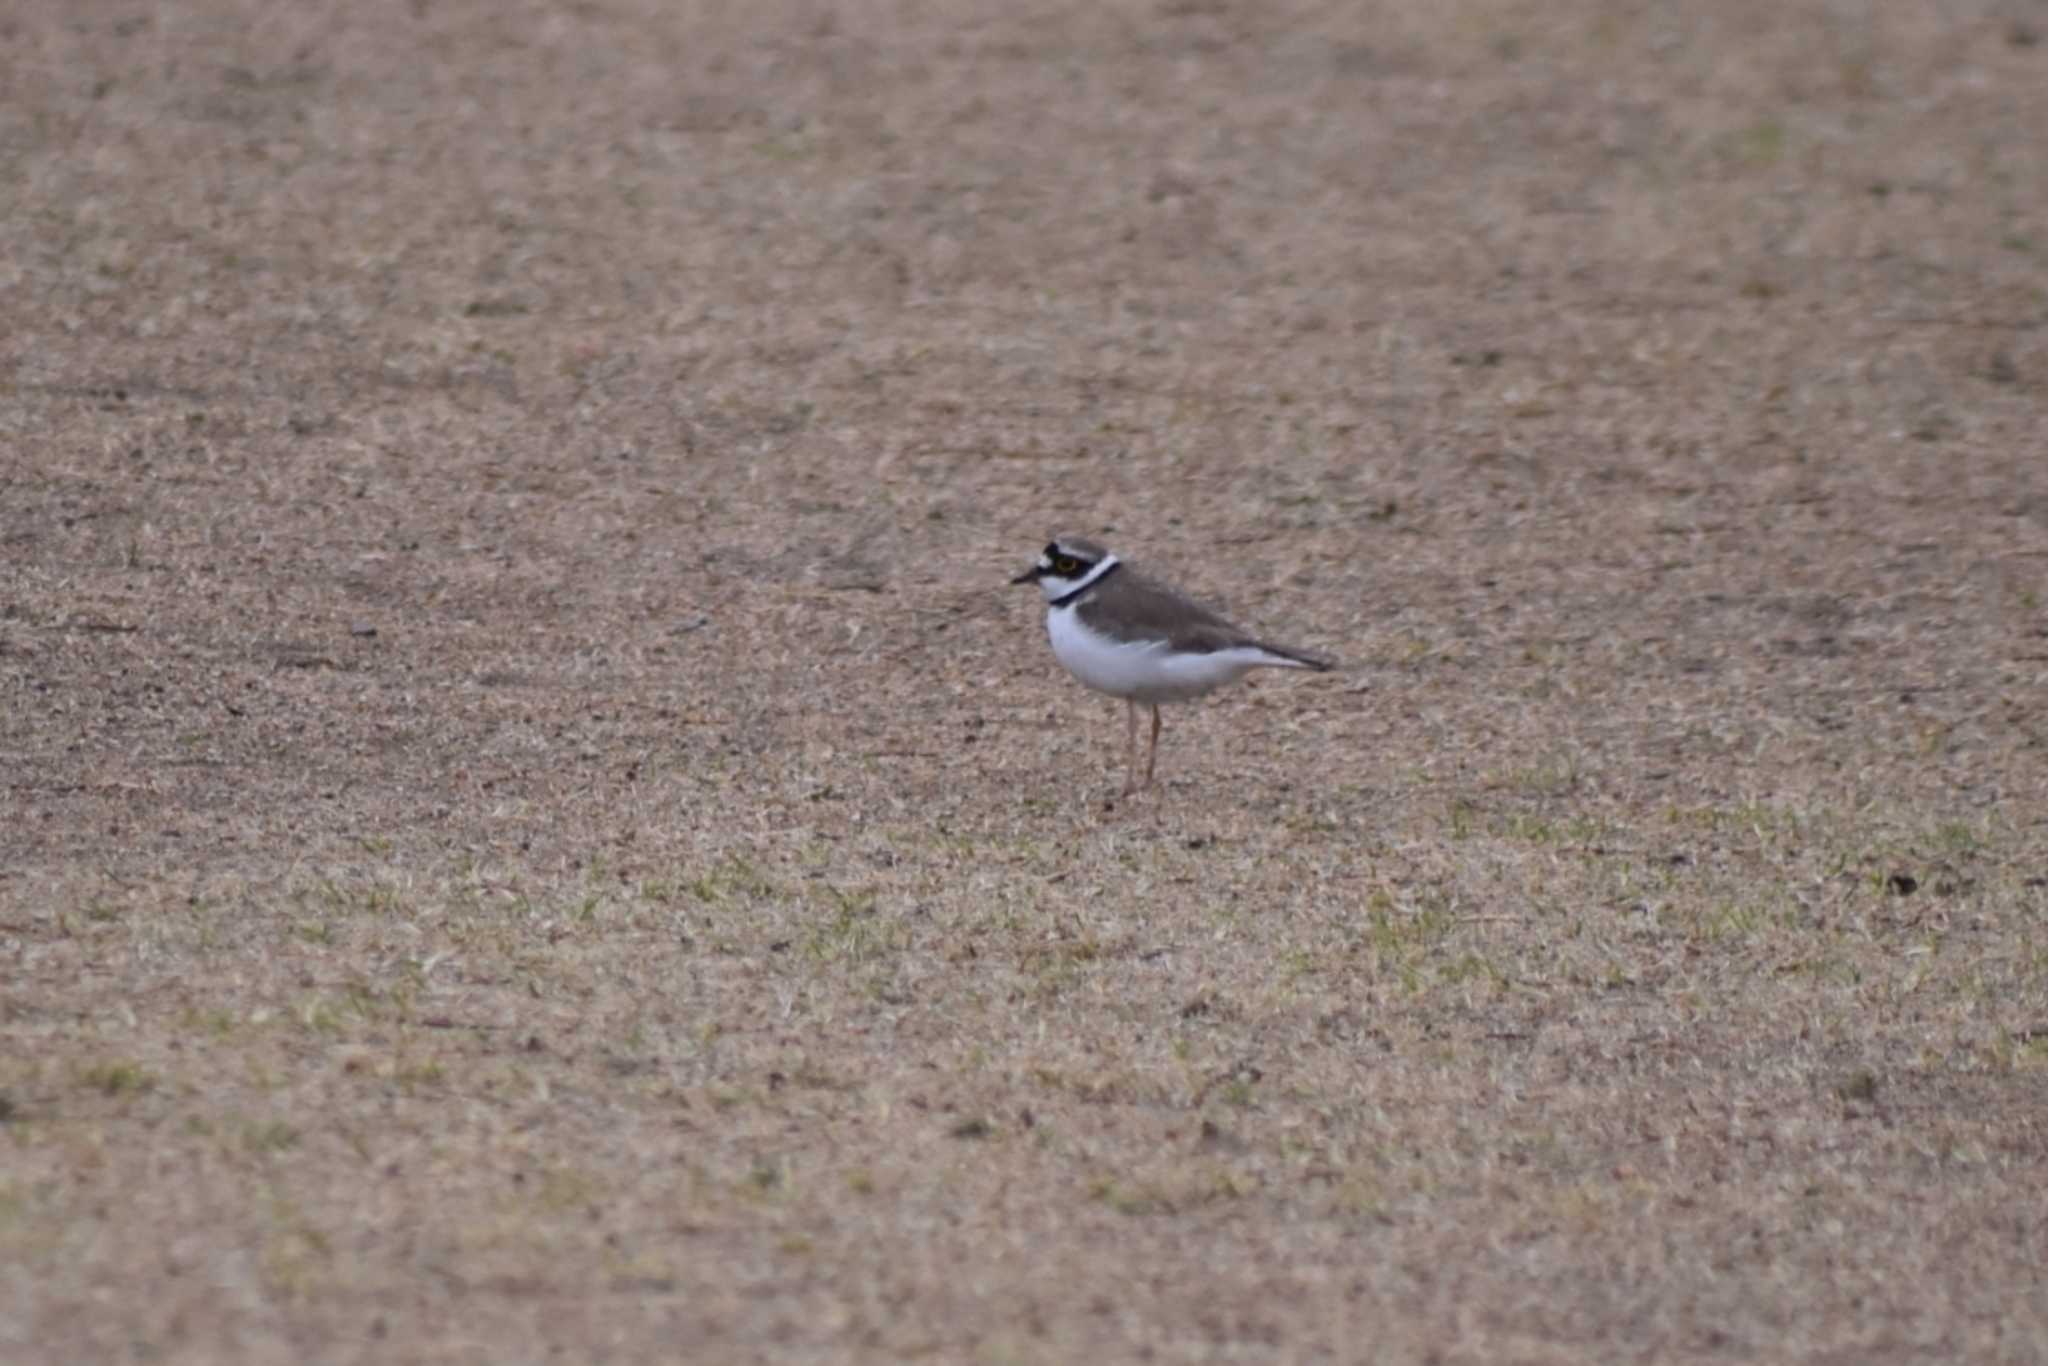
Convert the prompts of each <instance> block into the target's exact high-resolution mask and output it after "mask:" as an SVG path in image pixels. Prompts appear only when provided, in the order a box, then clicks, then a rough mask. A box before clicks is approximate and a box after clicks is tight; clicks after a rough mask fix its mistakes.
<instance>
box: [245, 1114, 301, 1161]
mask: <svg viewBox="0 0 2048 1366" xmlns="http://www.w3.org/2000/svg"><path fill="white" fill-rule="evenodd" d="M241 1140H242V1147H243V1148H244V1149H246V1150H247V1151H249V1152H251V1153H255V1154H257V1155H258V1156H269V1155H270V1154H272V1153H281V1152H284V1151H286V1150H287V1149H290V1148H296V1147H297V1146H298V1144H299V1131H298V1130H297V1129H295V1128H293V1127H292V1126H291V1125H290V1124H288V1123H286V1122H285V1121H284V1120H281V1119H266V1120H259V1121H256V1122H255V1123H251V1124H246V1125H244V1126H243V1127H242V1131H241Z"/></svg>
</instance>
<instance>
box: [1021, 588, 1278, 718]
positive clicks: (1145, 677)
mask: <svg viewBox="0 0 2048 1366" xmlns="http://www.w3.org/2000/svg"><path fill="white" fill-rule="evenodd" d="M1045 630H1046V634H1047V635H1049V636H1051V637H1052V652H1053V654H1054V656H1055V657H1057V658H1058V660H1059V662H1060V663H1062V664H1064V665H1065V666H1066V667H1067V672H1068V673H1071V674H1072V675H1073V676H1074V677H1076V678H1078V679H1080V680H1081V681H1082V682H1083V683H1086V684H1087V685H1088V686H1089V687H1091V688H1093V689H1095V690H1096V691H1097V692H1106V693H1108V694H1110V695H1111V696H1112V697H1128V698H1131V699H1132V700H1134V701H1138V702H1185V701H1187V700H1188V699H1189V698H1193V697H1200V696H1201V695H1202V694H1203V693H1206V692H1210V691H1212V690H1214V689H1216V688H1220V687H1222V686H1223V685H1224V684H1225V683H1230V682H1234V681H1235V680H1237V679H1239V678H1242V677H1243V676H1244V674H1245V673H1246V671H1247V670H1250V669H1255V668H1257V667H1258V666H1260V665H1261V664H1282V663H1285V662H1287V661H1285V660H1282V659H1279V658H1276V657H1274V656H1272V655H1269V654H1267V653H1266V652H1265V651H1264V650H1254V649H1236V650H1212V651H1210V652H1208V653H1207V654H1174V653H1173V652H1171V651H1170V650H1168V649H1167V648H1166V644H1165V642H1164V641H1156V640H1141V641H1118V640H1111V639H1110V638H1109V637H1107V636H1103V635H1098V634H1097V633H1096V632H1094V631H1091V630H1089V629H1088V628H1087V626H1085V625H1083V624H1082V621H1081V614H1080V613H1079V612H1077V611H1075V610H1074V609H1073V608H1071V607H1064V608H1054V609H1053V610H1052V611H1050V612H1048V613H1046V617H1045Z"/></svg>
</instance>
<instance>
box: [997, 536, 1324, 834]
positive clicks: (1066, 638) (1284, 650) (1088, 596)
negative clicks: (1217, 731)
mask: <svg viewBox="0 0 2048 1366" xmlns="http://www.w3.org/2000/svg"><path fill="white" fill-rule="evenodd" d="M1010 582H1011V584H1013V585H1015V584H1023V583H1035V584H1037V585H1038V587H1039V591H1040V592H1042V593H1043V594H1044V595H1045V603H1046V608H1045V631H1046V634H1047V635H1048V636H1049V637H1051V639H1052V652H1053V656H1054V657H1055V658H1056V659H1058V660H1059V662H1060V663H1061V664H1063V665H1065V666H1066V669H1067V672H1068V673H1070V674H1072V675H1073V676H1074V677H1075V678H1078V679H1079V680H1081V682H1082V683H1084V684H1086V685H1087V686H1088V687H1090V688H1093V689H1094V690H1095V691H1097V692H1102V693H1108V694H1109V695H1110V696H1111V697H1121V698H1122V699H1123V700H1124V713H1125V725H1124V735H1125V742H1124V750H1125V765H1126V777H1125V782H1124V789H1123V795H1124V796H1126V797H1129V796H1132V795H1133V794H1135V793H1137V792H1138V791H1140V790H1142V789H1144V788H1147V787H1150V786H1151V785H1152V769H1153V764H1154V762H1155V761H1156V760H1157V758H1158V755H1159V704H1160V703H1162V702H1186V701H1191V700H1193V699H1194V698H1197V697H1200V696H1202V695H1203V694H1205V693H1209V692H1213V691H1214V690H1216V689H1217V688H1220V687H1222V686H1223V685H1224V684H1225V683H1234V682H1236V681H1237V680H1238V679H1239V678H1242V677H1243V676H1244V675H1245V674H1246V673H1247V672H1249V671H1250V670H1252V669H1259V668H1272V669H1309V670H1312V671H1314V672H1316V673H1326V672H1328V671H1329V670H1331V669H1334V668H1336V667H1337V665H1336V661H1334V660H1331V659H1326V658H1324V657H1323V656H1321V655H1315V654H1310V653H1309V652H1307V651H1306V650H1297V649H1295V648H1293V647H1292V646H1287V645H1276V644H1274V643H1273V642H1272V641H1269V640H1260V639H1258V638H1257V637H1255V636H1253V635H1251V634H1250V633H1248V632H1246V631H1243V630H1241V629H1239V628H1238V627H1236V626H1233V625H1231V624H1230V623H1229V622H1227V621H1225V620H1224V619H1223V618H1222V617H1220V616H1218V615H1216V613H1214V612H1212V611H1210V610H1209V609H1208V608H1206V607H1204V606H1202V605H1201V604H1200V603H1198V602H1196V601H1194V600H1193V599H1192V598H1188V597H1186V596H1184V595H1182V594H1181V593H1179V592H1178V591H1176V590H1175V589H1173V588H1170V587H1168V586H1167V585H1165V584H1163V583H1160V582H1158V581H1156V580H1154V579H1149V578H1147V577H1145V576H1144V575H1143V574H1140V573H1139V572H1138V571H1137V570H1135V569H1133V568H1131V567H1130V566H1129V565H1127V564H1125V563H1124V562H1123V561H1122V560H1121V559H1119V558H1118V557H1117V555H1116V554H1115V552H1113V551H1111V550H1109V549H1107V548H1105V547H1103V546H1101V545H1098V544H1097V543H1095V542H1094V541H1091V540H1087V539H1084V538H1082V537H1079V536H1055V537H1054V538H1053V539H1052V541H1051V542H1050V543H1048V544H1047V545H1046V547H1045V549H1044V550H1042V551H1040V552H1039V555H1038V560H1037V562H1036V563H1035V564H1033V565H1032V566H1031V567H1030V568H1029V569H1027V570H1025V571H1024V572H1023V573H1021V574H1019V575H1018V576H1017V577H1016V578H1014V579H1011V580H1010ZM1140 706H1147V707H1150V708H1151V709H1152V738H1151V741H1150V743H1149V744H1148V745H1147V746H1146V749H1145V772H1144V777H1143V779H1142V780H1141V779H1140V778H1139V776H1138V708H1139V707H1140Z"/></svg>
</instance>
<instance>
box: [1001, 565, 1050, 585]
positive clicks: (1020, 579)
mask: <svg viewBox="0 0 2048 1366" xmlns="http://www.w3.org/2000/svg"><path fill="white" fill-rule="evenodd" d="M1044 572H1045V566H1044V565H1042V564H1034V565H1032V566H1031V567H1030V568H1029V569H1027V570H1025V571H1024V572H1023V573H1021V574H1019V575H1018V576H1017V577H1016V578H1014V579H1011V580H1010V582H1011V583H1030V582H1032V581H1033V580H1034V579H1036V578H1037V577H1038V576H1039V575H1041V574H1043V573H1044Z"/></svg>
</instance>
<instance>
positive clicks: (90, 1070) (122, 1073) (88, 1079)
mask: <svg viewBox="0 0 2048 1366" xmlns="http://www.w3.org/2000/svg"><path fill="white" fill-rule="evenodd" d="M78 1081H79V1084H80V1085H82V1086H88V1087H90V1088H92V1089H93V1090H95V1091H98V1092H100V1093H101V1094H102V1095H108V1096H132V1095H140V1094H142V1093H143V1092H145V1091H150V1090H153V1089H155V1087H156V1078H155V1077H154V1076H153V1075H151V1074H150V1072H149V1071H148V1070H146V1069H145V1068H144V1067H143V1066H142V1064H141V1063H137V1062H125V1061H118V1060H108V1061H103V1062H92V1063H87V1064H85V1065H84V1066H83V1067H80V1068H79V1069H78Z"/></svg>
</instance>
